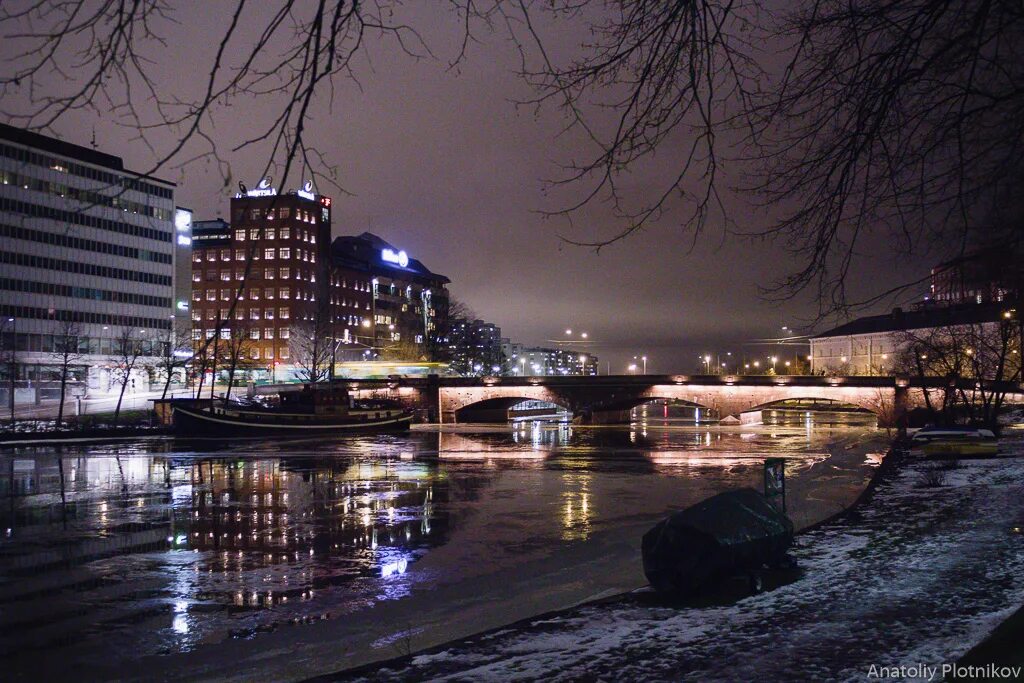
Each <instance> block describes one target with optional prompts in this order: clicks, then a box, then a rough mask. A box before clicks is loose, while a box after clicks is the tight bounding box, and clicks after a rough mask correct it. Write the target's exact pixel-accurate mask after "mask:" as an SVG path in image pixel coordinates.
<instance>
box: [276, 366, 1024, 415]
mask: <svg viewBox="0 0 1024 683" xmlns="http://www.w3.org/2000/svg"><path fill="white" fill-rule="evenodd" d="M942 382H943V380H941V379H939V378H934V379H931V378H929V379H928V380H926V381H925V382H921V381H919V380H911V379H908V378H903V377H860V376H858V377H820V376H809V375H779V376H770V375H747V376H740V375H735V376H734V375H603V376H560V377H555V376H537V377H437V376H431V377H427V378H399V377H396V378H393V379H360V380H340V381H339V383H341V384H344V385H345V386H347V387H348V389H349V390H350V391H351V392H353V393H354V394H355V395H357V396H363V397H380V398H392V399H397V400H399V401H401V402H402V403H404V404H405V405H407V406H409V407H410V408H413V409H415V410H417V411H418V412H419V413H420V415H421V416H422V418H423V419H425V420H427V421H432V422H436V421H440V422H444V423H452V422H458V421H459V418H460V416H464V415H467V414H468V413H470V412H472V413H475V414H476V416H477V417H479V416H481V415H483V416H488V417H490V418H491V419H493V420H494V421H499V422H500V421H504V420H505V411H507V410H508V409H509V408H510V407H512V406H514V405H515V404H517V403H519V402H521V401H524V400H537V401H547V402H550V403H554V404H556V405H559V406H562V407H564V408H566V409H567V410H569V411H571V412H572V413H573V415H574V416H577V417H580V418H581V419H583V420H584V421H589V422H593V423H619V422H628V421H629V419H630V418H629V411H630V410H632V409H633V408H635V407H637V406H639V405H641V404H643V403H646V402H648V401H654V400H658V399H667V400H674V401H682V402H685V403H687V404H691V405H694V406H699V407H702V408H706V409H710V410H713V411H715V412H716V413H717V414H718V416H719V417H723V418H724V417H726V416H730V415H731V416H736V417H738V418H740V419H742V420H743V421H744V422H759V421H760V410H761V409H763V408H767V407H770V406H771V405H772V404H773V403H778V402H780V401H785V400H791V399H819V400H824V401H835V402H840V403H844V404H849V405H853V406H857V407H859V408H863V409H865V410H869V411H871V412H872V413H874V414H876V415H878V417H879V420H880V423H881V424H883V425H885V424H895V423H896V422H897V421H898V420H899V418H900V416H901V415H902V414H903V413H904V412H905V411H906V410H908V409H910V408H913V407H915V406H919V405H923V392H924V391H925V390H928V389H935V388H938V387H941V386H943V384H942ZM289 388H292V389H297V388H298V385H278V386H277V387H274V386H265V387H258V388H257V391H258V392H261V393H274V392H276V391H278V390H288V389H289ZM1011 391H1012V393H1013V395H1014V397H1016V400H1021V398H1022V393H1021V391H1022V389H1021V387H1020V386H1019V385H1013V386H1012V388H1011ZM1009 398H1010V397H1008V399H1009Z"/></svg>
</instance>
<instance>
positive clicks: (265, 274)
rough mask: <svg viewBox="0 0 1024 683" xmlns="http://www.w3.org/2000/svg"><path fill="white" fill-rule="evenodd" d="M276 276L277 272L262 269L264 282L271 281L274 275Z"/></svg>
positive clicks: (270, 269) (271, 269)
mask: <svg viewBox="0 0 1024 683" xmlns="http://www.w3.org/2000/svg"><path fill="white" fill-rule="evenodd" d="M276 274H277V271H275V270H274V269H273V268H264V269H263V279H264V280H273V279H274V275H276Z"/></svg>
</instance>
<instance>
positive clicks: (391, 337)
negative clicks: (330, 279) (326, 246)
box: [331, 232, 450, 361]
mask: <svg viewBox="0 0 1024 683" xmlns="http://www.w3.org/2000/svg"><path fill="white" fill-rule="evenodd" d="M331 257H332V263H333V266H334V272H335V278H336V279H340V281H341V283H342V287H341V290H340V291H341V294H340V296H341V297H342V299H343V301H344V300H345V299H349V298H352V297H353V294H352V292H351V288H350V287H347V286H346V285H347V284H349V283H351V282H353V281H354V282H357V283H359V284H360V286H361V287H363V288H365V291H364V290H362V289H360V290H357V291H360V292H361V293H362V294H364V295H369V296H368V298H362V299H356V300H355V303H356V306H355V308H354V309H353V307H351V306H342V308H341V310H340V316H341V325H339V328H340V329H339V332H338V338H339V340H340V341H341V344H340V345H339V347H338V349H339V360H341V359H342V358H344V359H346V360H358V359H360V358H367V357H378V356H380V357H389V358H395V359H397V358H402V359H406V360H426V361H433V360H439V359H442V358H443V357H444V356H445V353H446V349H445V344H446V342H445V330H446V328H447V319H448V290H447V285H448V283H449V282H450V280H449V279H448V278H447V277H445V276H444V275H440V274H438V273H434V272H432V271H431V270H430V269H428V268H427V267H426V266H425V265H423V263H421V262H420V261H419V260H417V259H415V258H412V257H410V256H409V255H408V254H407V253H406V252H405V251H404V250H402V249H399V248H397V247H396V246H394V245H393V244H390V243H389V242H387V241H385V240H383V239H381V238H380V237H378V236H377V235H374V234H373V233H370V232H364V233H362V234H361V235H358V236H354V237H353V236H345V237H338V238H337V239H335V240H334V243H333V245H332V247H331ZM342 354H343V355H342Z"/></svg>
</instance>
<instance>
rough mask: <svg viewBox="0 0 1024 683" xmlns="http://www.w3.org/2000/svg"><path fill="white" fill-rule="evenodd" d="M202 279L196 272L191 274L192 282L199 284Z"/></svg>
mask: <svg viewBox="0 0 1024 683" xmlns="http://www.w3.org/2000/svg"><path fill="white" fill-rule="evenodd" d="M201 279H202V276H201V273H200V272H199V271H198V270H197V271H195V272H194V273H192V282H199V281H200V280H201Z"/></svg>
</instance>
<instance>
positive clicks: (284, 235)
mask: <svg viewBox="0 0 1024 683" xmlns="http://www.w3.org/2000/svg"><path fill="white" fill-rule="evenodd" d="M286 213H288V209H281V218H287V217H288V216H286V215H284V214H286ZM291 238H292V229H291V228H281V239H283V240H290V239H291Z"/></svg>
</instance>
